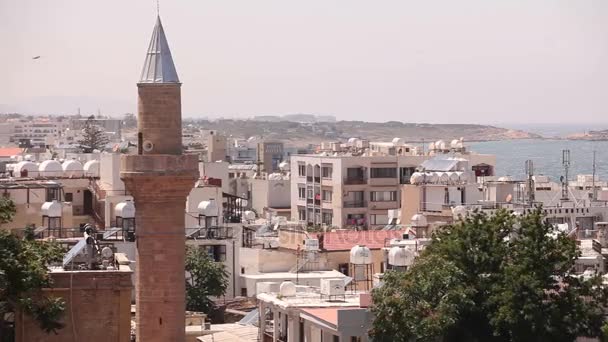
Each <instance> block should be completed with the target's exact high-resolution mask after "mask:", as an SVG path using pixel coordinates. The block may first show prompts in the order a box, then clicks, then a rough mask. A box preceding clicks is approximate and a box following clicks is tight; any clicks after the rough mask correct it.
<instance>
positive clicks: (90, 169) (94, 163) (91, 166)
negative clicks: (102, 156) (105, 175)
mask: <svg viewBox="0 0 608 342" xmlns="http://www.w3.org/2000/svg"><path fill="white" fill-rule="evenodd" d="M83 169H84V173H85V175H87V176H88V177H99V160H96V159H93V160H89V161H88V162H86V163H84V167H83Z"/></svg>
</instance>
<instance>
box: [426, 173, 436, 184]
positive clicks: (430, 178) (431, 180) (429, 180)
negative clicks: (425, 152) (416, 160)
mask: <svg viewBox="0 0 608 342" xmlns="http://www.w3.org/2000/svg"><path fill="white" fill-rule="evenodd" d="M426 181H427V183H433V184H435V183H437V182H439V175H438V174H437V173H435V172H427V173H426Z"/></svg>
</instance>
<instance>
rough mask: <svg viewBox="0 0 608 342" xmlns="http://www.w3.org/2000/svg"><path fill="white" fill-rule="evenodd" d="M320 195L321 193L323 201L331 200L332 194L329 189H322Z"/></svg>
mask: <svg viewBox="0 0 608 342" xmlns="http://www.w3.org/2000/svg"><path fill="white" fill-rule="evenodd" d="M321 195H322V197H321V199H322V200H323V202H331V199H332V195H333V193H332V192H331V190H323V192H322V193H321Z"/></svg>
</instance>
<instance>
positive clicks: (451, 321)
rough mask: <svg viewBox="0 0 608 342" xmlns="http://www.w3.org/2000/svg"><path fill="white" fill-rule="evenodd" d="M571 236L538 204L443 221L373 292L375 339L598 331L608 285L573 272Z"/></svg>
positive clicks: (544, 336)
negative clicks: (410, 260)
mask: <svg viewBox="0 0 608 342" xmlns="http://www.w3.org/2000/svg"><path fill="white" fill-rule="evenodd" d="M579 255H580V253H579V251H578V250H577V248H576V244H575V241H573V240H572V239H570V238H568V237H566V236H565V235H564V234H562V233H556V232H555V231H554V229H553V227H552V225H550V224H549V223H547V222H546V221H545V219H544V217H543V216H542V213H541V211H540V209H538V210H536V211H534V212H533V213H530V214H528V215H525V216H522V217H515V216H513V215H511V214H509V213H508V212H506V211H499V212H498V213H497V214H495V215H492V216H488V215H485V214H482V213H475V214H473V215H471V216H470V217H468V218H466V219H465V220H462V221H460V222H458V223H455V224H453V225H449V226H446V227H443V228H441V229H440V230H439V231H437V232H436V233H435V234H434V236H433V241H432V243H431V244H430V245H429V246H428V247H427V249H426V250H425V251H424V252H423V253H422V254H421V256H420V257H419V258H418V259H417V261H416V262H415V264H414V265H413V266H412V267H411V268H410V269H409V270H408V271H407V272H404V273H400V274H397V273H392V272H388V273H387V275H386V276H385V279H386V280H385V281H384V285H383V286H382V287H380V288H379V289H377V290H374V292H373V293H372V295H373V297H374V306H373V308H372V310H373V312H374V314H375V316H376V319H375V321H374V325H373V328H372V330H371V332H370V333H371V335H372V336H373V337H374V338H375V340H379V341H574V340H575V339H576V337H577V336H589V337H597V336H602V324H603V322H604V318H603V310H602V309H603V307H604V305H606V299H607V297H608V296H607V294H608V293H607V290H606V288H605V287H604V286H602V283H601V278H600V277H599V276H597V277H592V278H591V279H584V278H582V277H577V276H573V275H572V274H571V272H572V270H573V268H574V263H575V261H576V259H577V257H578V256H579Z"/></svg>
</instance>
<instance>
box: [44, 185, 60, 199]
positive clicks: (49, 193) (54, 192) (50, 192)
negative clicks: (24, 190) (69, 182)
mask: <svg viewBox="0 0 608 342" xmlns="http://www.w3.org/2000/svg"><path fill="white" fill-rule="evenodd" d="M59 193H60V189H59V188H47V189H46V201H47V202H53V200H55V201H59V200H61V199H60V198H59Z"/></svg>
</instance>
